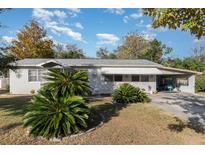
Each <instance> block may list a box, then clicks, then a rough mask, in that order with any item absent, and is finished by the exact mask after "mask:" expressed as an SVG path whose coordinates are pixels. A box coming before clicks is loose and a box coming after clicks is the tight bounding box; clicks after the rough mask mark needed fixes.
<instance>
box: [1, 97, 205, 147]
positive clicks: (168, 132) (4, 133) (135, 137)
mask: <svg viewBox="0 0 205 154" xmlns="http://www.w3.org/2000/svg"><path fill="white" fill-rule="evenodd" d="M27 99H29V98H25V97H24V98H23V97H21V98H19V97H17V98H16V101H14V100H15V99H14V98H11V99H9V98H1V97H0V132H1V133H0V144H204V143H205V142H204V135H203V134H201V133H197V132H195V131H194V130H193V129H190V128H188V127H186V126H183V124H184V122H183V121H180V122H182V123H179V121H178V120H177V119H176V117H174V116H172V115H171V114H169V113H167V112H164V111H162V110H161V109H159V108H157V107H156V106H154V105H152V104H141V103H139V104H132V105H128V106H127V107H125V106H120V105H116V104H112V103H111V98H110V97H104V98H100V99H97V100H95V101H92V102H91V103H90V104H89V105H90V106H91V107H92V108H94V109H95V110H96V111H97V112H99V113H101V114H103V115H104V116H105V118H106V119H105V120H106V122H105V124H104V125H103V126H102V127H100V128H98V129H96V130H95V131H93V132H91V133H88V134H85V135H82V136H78V137H73V138H69V139H65V140H63V141H61V142H52V141H48V140H46V139H45V140H44V139H43V140H38V139H34V138H31V137H28V136H27V135H26V129H23V127H22V125H21V121H22V118H23V114H15V112H14V108H15V107H14V106H15V105H12V103H14V102H16V106H18V105H19V104H21V105H22V106H23V107H24V105H25V104H26V102H27V101H26V100H27ZM2 104H3V105H2ZM23 104H24V105H23ZM9 106H10V107H11V108H10V107H9ZM16 109H17V110H18V113H19V112H20V111H21V109H20V108H18V107H17V108H16ZM20 113H23V111H21V112H20ZM179 125H181V126H182V129H181V128H178V126H179ZM176 128H177V129H179V131H176Z"/></svg>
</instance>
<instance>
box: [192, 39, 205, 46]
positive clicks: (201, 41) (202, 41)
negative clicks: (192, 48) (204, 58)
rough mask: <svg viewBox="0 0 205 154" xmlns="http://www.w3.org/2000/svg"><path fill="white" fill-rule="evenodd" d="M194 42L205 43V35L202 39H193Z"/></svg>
mask: <svg viewBox="0 0 205 154" xmlns="http://www.w3.org/2000/svg"><path fill="white" fill-rule="evenodd" d="M193 42H194V43H195V44H197V45H202V44H205V37H202V38H200V39H197V38H195V39H194V40H193Z"/></svg>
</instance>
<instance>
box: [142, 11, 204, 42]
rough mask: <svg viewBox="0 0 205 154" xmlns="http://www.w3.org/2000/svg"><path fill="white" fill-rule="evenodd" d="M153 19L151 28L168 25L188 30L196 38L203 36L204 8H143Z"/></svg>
mask: <svg viewBox="0 0 205 154" xmlns="http://www.w3.org/2000/svg"><path fill="white" fill-rule="evenodd" d="M143 13H144V14H145V15H147V16H151V17H152V19H153V23H152V26H153V28H158V27H160V26H162V27H168V28H172V29H177V28H180V29H181V30H183V31H190V32H191V34H193V35H195V36H196V37H197V38H201V37H202V36H205V8H202V9H199V8H183V9H178V8H177V9H176V8H169V9H143Z"/></svg>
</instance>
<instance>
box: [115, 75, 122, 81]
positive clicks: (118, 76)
mask: <svg viewBox="0 0 205 154" xmlns="http://www.w3.org/2000/svg"><path fill="white" fill-rule="evenodd" d="M116 76H118V77H119V76H121V80H116ZM114 81H115V82H123V77H122V75H121V74H115V75H114Z"/></svg>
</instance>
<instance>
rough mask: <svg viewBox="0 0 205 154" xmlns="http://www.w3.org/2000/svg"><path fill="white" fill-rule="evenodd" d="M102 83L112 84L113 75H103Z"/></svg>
mask: <svg viewBox="0 0 205 154" xmlns="http://www.w3.org/2000/svg"><path fill="white" fill-rule="evenodd" d="M104 81H107V82H112V81H113V75H104Z"/></svg>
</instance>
